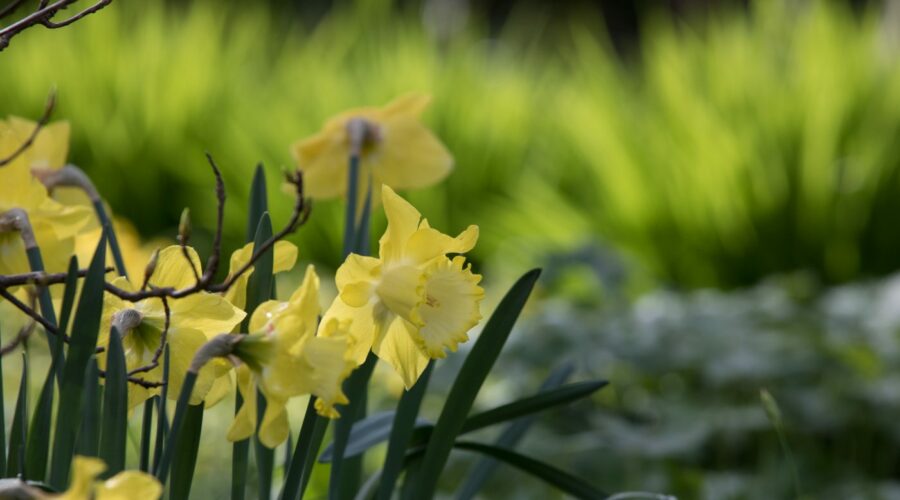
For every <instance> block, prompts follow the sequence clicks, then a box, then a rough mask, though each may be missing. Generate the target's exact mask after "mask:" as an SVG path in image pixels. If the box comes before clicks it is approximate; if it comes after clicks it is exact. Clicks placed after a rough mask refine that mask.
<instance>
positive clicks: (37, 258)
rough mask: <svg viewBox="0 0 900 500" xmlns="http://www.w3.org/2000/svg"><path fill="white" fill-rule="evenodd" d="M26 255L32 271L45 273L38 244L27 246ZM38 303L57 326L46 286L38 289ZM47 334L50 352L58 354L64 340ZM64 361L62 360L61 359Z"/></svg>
mask: <svg viewBox="0 0 900 500" xmlns="http://www.w3.org/2000/svg"><path fill="white" fill-rule="evenodd" d="M25 253H26V254H27V255H28V265H29V266H30V267H31V270H32V271H34V272H43V271H44V270H45V269H44V259H43V257H42V256H41V249H40V247H38V246H37V245H36V244H35V245H34V246H31V247H29V246H28V243H26V245H25ZM38 302H39V303H40V305H41V314H42V315H43V316H44V319H46V320H47V322H48V323H50V324H51V325H53V326H57V324H58V323H57V322H56V311H55V310H54V309H53V298H52V297H50V289H49V288H48V287H46V286H39V287H38ZM46 333H47V343H48V344H49V345H50V352H56V343H57V342H62V339H57V338H56V336H55V335H53V334H52V333H50V332H46ZM60 361H62V359H60ZM61 368H62V367H61V366H60V367H59V368H58V369H57V370H56V371H57V373H61V372H62V370H61Z"/></svg>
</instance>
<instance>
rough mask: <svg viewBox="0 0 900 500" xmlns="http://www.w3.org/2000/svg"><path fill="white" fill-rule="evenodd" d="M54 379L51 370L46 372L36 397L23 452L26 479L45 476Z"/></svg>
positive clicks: (41, 478)
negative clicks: (35, 404) (36, 400)
mask: <svg viewBox="0 0 900 500" xmlns="http://www.w3.org/2000/svg"><path fill="white" fill-rule="evenodd" d="M55 384H56V379H55V378H54V377H53V370H52V369H51V370H50V371H48V372H47V376H46V378H45V380H44V385H43V387H41V393H40V395H39V396H38V402H37V406H35V409H34V415H32V416H31V428H30V432H29V433H28V444H27V445H26V450H25V473H26V478H27V479H31V480H35V481H43V480H44V476H45V475H46V474H47V455H48V454H49V451H50V426H51V424H52V423H53V421H52V418H53V390H54V389H55Z"/></svg>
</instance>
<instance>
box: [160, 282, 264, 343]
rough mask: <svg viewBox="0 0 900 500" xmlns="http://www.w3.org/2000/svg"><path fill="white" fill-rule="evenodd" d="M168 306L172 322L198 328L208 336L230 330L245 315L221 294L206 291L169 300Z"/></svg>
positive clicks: (185, 326)
mask: <svg viewBox="0 0 900 500" xmlns="http://www.w3.org/2000/svg"><path fill="white" fill-rule="evenodd" d="M169 306H170V308H171V311H172V322H173V324H175V325H179V326H182V327H184V328H193V329H196V330H200V331H202V332H203V333H204V334H206V336H207V337H209V338H212V337H214V336H215V335H218V334H220V333H229V332H231V330H232V329H233V328H234V327H235V326H237V325H238V324H240V322H241V321H242V320H243V319H244V317H245V316H246V315H247V313H245V312H244V311H241V310H240V309H238V308H237V307H235V306H233V305H232V304H230V303H229V302H228V301H227V300H225V298H224V297H222V296H221V295H216V294H214V293H207V292H199V293H195V294H193V295H188V296H187V297H184V298H181V299H176V300H172V301H169Z"/></svg>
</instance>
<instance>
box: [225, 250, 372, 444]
mask: <svg viewBox="0 0 900 500" xmlns="http://www.w3.org/2000/svg"><path fill="white" fill-rule="evenodd" d="M319 312H320V307H319V278H318V277H317V276H316V273H315V270H314V269H313V267H312V266H309V267H308V268H307V270H306V275H305V277H304V279H303V284H302V285H301V286H300V288H298V289H297V291H295V292H294V294H293V295H292V296H291V298H290V300H288V301H287V302H278V301H274V300H273V301H268V302H265V303H263V304H260V306H259V307H257V309H256V311H254V313H253V316H252V317H251V318H250V331H251V332H259V333H261V334H262V335H263V336H264V338H265V339H266V340H267V341H268V342H270V343H271V350H272V354H271V357H269V359H265V360H262V361H261V362H260V363H258V366H255V367H254V366H252V365H251V363H244V364H242V365H241V366H239V367H238V369H237V379H238V388H239V390H240V392H241V395H242V396H243V401H244V404H243V406H242V407H241V409H240V410H239V411H238V413H237V415H235V418H234V422H233V423H232V424H231V428H230V429H229V430H228V439H229V440H231V441H239V440H242V439H246V438H248V437H250V436H251V435H252V434H253V431H254V430H256V425H257V408H256V389H257V388H258V389H259V391H260V392H262V394H263V396H265V399H266V409H265V413H264V414H263V418H262V422H260V425H259V440H260V442H262V443H263V444H264V445H266V446H268V447H270V448H274V447H276V446H278V445H279V444H280V443H282V442H284V440H285V439H287V436H288V432H289V427H288V419H287V410H286V408H285V405H286V403H287V401H288V400H289V399H290V398H292V397H295V396H299V395H303V394H312V395H314V396H316V397H317V400H316V409H317V410H318V412H319V413H320V414H321V415H323V416H326V417H330V418H334V417H337V416H338V413H337V411H336V410H335V409H334V405H335V404H345V403H347V398H346V396H345V395H344V393H343V392H342V390H341V384H342V383H343V381H344V379H346V378H347V376H348V375H349V374H350V372H351V371H352V370H353V368H354V366H355V363H354V362H353V360H352V359H351V358H350V354H349V350H348V346H349V338H348V336H347V335H346V333H345V330H346V322H343V323H342V322H340V321H338V320H332V321H329V322H326V323H323V324H322V326H321V328H322V333H321V334H320V335H318V336H317V335H316V330H317V328H319V327H318V316H319ZM242 344H243V343H242Z"/></svg>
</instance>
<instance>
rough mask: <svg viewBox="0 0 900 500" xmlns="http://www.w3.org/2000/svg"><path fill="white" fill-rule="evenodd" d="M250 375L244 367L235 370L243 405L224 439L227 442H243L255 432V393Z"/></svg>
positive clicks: (248, 370)
mask: <svg viewBox="0 0 900 500" xmlns="http://www.w3.org/2000/svg"><path fill="white" fill-rule="evenodd" d="M251 378H252V374H251V373H250V369H249V368H247V367H246V366H240V367H238V369H237V385H238V390H239V391H240V392H241V396H242V397H243V401H244V404H243V405H241V409H240V410H238V412H237V414H235V416H234V420H233V421H232V422H231V426H230V427H229V428H228V434H227V436H226V438H227V439H228V440H229V441H232V442H234V441H243V440H244V439H247V438H249V437H250V436H252V435H253V432H254V431H255V430H256V393H255V391H254V390H253V382H252V380H251Z"/></svg>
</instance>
